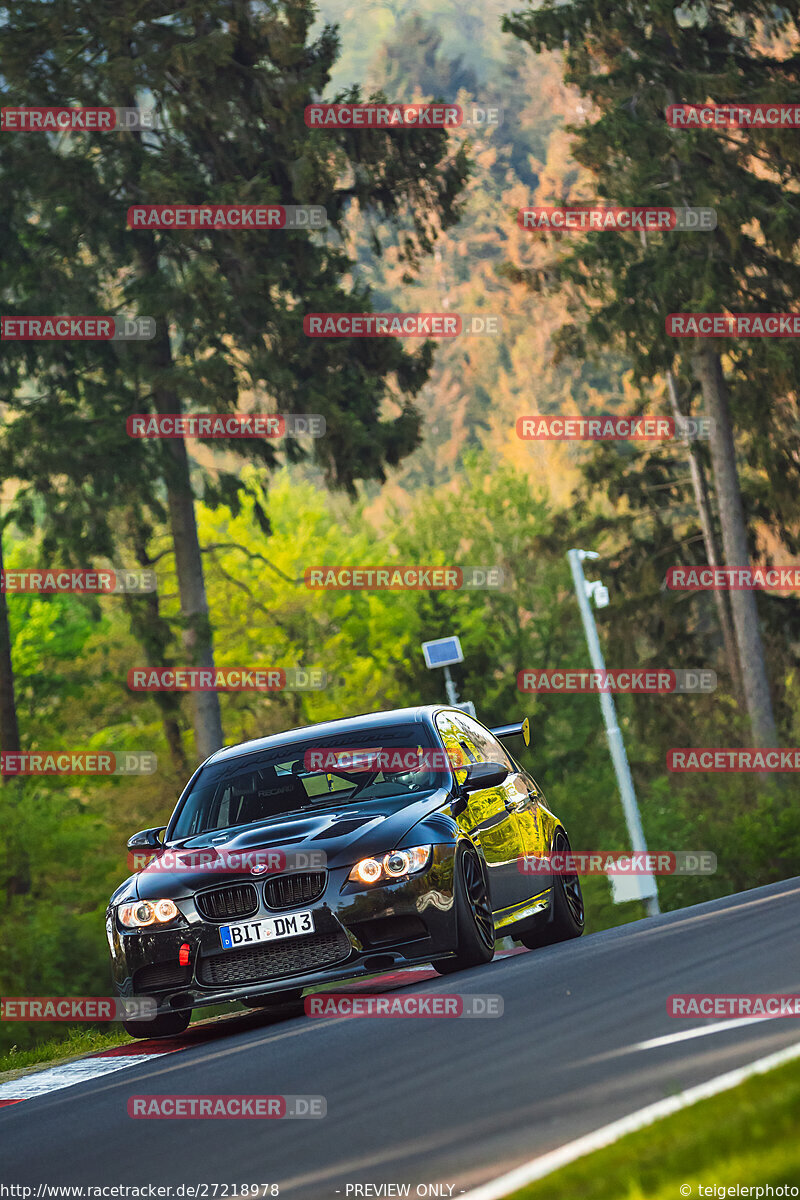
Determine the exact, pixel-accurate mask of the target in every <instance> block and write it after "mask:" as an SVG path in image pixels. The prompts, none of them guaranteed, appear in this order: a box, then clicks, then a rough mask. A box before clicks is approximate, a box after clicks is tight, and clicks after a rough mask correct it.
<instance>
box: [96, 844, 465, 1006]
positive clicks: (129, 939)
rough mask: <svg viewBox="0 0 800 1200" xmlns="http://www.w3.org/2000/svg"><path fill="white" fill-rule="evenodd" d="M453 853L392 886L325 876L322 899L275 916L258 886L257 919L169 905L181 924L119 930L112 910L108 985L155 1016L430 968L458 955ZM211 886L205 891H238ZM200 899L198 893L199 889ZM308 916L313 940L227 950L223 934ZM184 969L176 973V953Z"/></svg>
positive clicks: (332, 872)
mask: <svg viewBox="0 0 800 1200" xmlns="http://www.w3.org/2000/svg"><path fill="white" fill-rule="evenodd" d="M454 863H455V845H454V844H453V843H448V844H441V845H435V846H434V847H433V850H432V853H431V860H430V863H429V864H428V866H427V867H426V868H425V869H424V870H422V871H419V872H418V873H417V874H415V875H411V876H409V877H408V878H406V879H403V880H398V881H397V882H394V883H388V884H377V885H372V886H371V887H364V886H363V885H361V884H355V883H348V882H347V875H348V873H349V870H350V868H349V867H341V868H335V869H329V870H328V872H327V878H326V884H325V890H324V892H323V893H322V895H321V896H320V897H319V899H317V900H315V901H313V902H311V903H305V904H298V905H296V906H295V907H294V908H291V909H280V910H276V909H273V908H269V907H267V905H266V904H265V902H264V888H263V886H262V884H263V880H258V881H255V880H251V879H250V878H249V877H247V879H246V881H247V882H250V883H254V884H255V886H256V888H257V891H258V894H259V907H258V911H257V912H255V913H253V914H252V915H251V916H247V917H244V918H242V917H226V918H224V919H220V920H214V921H212V920H209V919H207V918H206V917H205V916H203V915H202V914H201V913H200V911H199V910H198V908H197V905H196V904H195V901H194V899H193V898H192V897H180V896H177V895H176V896H175V897H174V899H175V902H176V903H177V905H178V907H179V908H180V910H181V912H182V914H183V920H182V921H180V922H179V923H176V924H174V925H169V926H164V927H162V928H160V929H159V928H152V929H151V928H146V929H142V930H127V929H123V928H122V927H121V926H120V925H119V923H118V922H117V920H116V912H115V909H112V908H109V910H108V913H107V916H106V931H107V935H108V942H109V948H110V951H111V967H112V978H113V984H114V988H115V991H116V992H117V994H118V995H121V996H133V995H147V996H152V997H153V998H154V999H155V1000H156V1001H157V1004H158V1011H159V1012H168V1011H175V1010H185V1009H190V1008H199V1007H202V1006H203V1005H209V1004H220V1003H224V1002H227V1001H236V1000H242V999H244V998H245V997H249V996H256V995H257V996H264V995H268V994H269V993H270V992H280V991H285V990H286V989H288V988H291V989H296V988H309V987H315V986H319V985H320V984H323V983H329V982H331V981H333V980H336V979H347V978H350V977H353V976H359V975H369V974H371V973H374V972H376V971H381V970H387V969H388V968H390V967H392V966H398V967H399V966H406V965H409V964H411V963H418V962H430V960H431V959H433V958H442V957H445V956H446V955H447V954H449V953H452V952H453V951H454V950H455V948H456V921H455V905H454V895H453V883H454ZM242 881H243V877H242V876H238V877H236V878H227V879H215V880H213V881H210V882H209V885H208V886H215V885H216V886H225V885H226V884H228V885H229V884H231V883H237V882H242ZM203 890H205V888H204V889H203ZM309 910H310V911H311V912H313V914H314V933H313V934H305V935H300V936H298V937H287V938H280V939H276V940H275V941H274V942H270V943H256V944H255V945H254V946H253V947H246V948H237V949H233V950H225V949H223V947H222V943H221V939H220V932H219V930H220V926H221V925H230V924H236V923H238V922H240V921H242V920H246V921H257V920H260V919H261V918H263V917H275V916H284V915H285V916H290V915H291V913H292V912H298V911H309ZM183 946H188V959H189V961H188V964H187V965H186V966H181V965H180V962H179V954H180V950H181V947H183Z"/></svg>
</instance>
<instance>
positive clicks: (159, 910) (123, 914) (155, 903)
mask: <svg viewBox="0 0 800 1200" xmlns="http://www.w3.org/2000/svg"><path fill="white" fill-rule="evenodd" d="M117 916H118V917H119V923H120V925H124V926H125V927H126V928H127V929H143V928H144V927H145V926H146V925H166V924H167V923H168V922H169V921H174V920H175V918H176V917H179V916H180V910H179V908H178V906H177V904H176V903H175V901H174V900H137V902H136V903H135V904H121V905H120V906H119V908H118V909H117Z"/></svg>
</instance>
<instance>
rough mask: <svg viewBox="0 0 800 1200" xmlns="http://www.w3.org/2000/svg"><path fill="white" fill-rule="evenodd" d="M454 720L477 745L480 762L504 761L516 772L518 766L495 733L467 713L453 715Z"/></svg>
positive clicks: (504, 763) (475, 745)
mask: <svg viewBox="0 0 800 1200" xmlns="http://www.w3.org/2000/svg"><path fill="white" fill-rule="evenodd" d="M453 721H454V723H456V724H457V725H458V726H459V727H460V728H461V729H462V730H464V732H465V734H466V735H467V737H468V739H469V741H470V743H471V744H472V746H474V747H475V750H476V752H477V757H478V761H479V762H496V763H503V765H504V766H506V767H508V769H509V771H513V772H514V773H516V771H517V768H516V767H515V766H514V763H513V762H512V761H511V759H510V758H509V756H508V755H507V754H506V752H505V750H504V749H503V747H502V745H501V744H500V742H498V740H497V738H496V737H495V736H494V734H493V733H490V732H489V730H488V729H486V728H484V726H483V725H481V724H480V723H479V722H478V721H474V720H473V719H472V717H470V716H467V715H466V714H464V716H461V715H459V716H457V717H453Z"/></svg>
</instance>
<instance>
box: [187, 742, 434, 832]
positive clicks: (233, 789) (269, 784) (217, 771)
mask: <svg viewBox="0 0 800 1200" xmlns="http://www.w3.org/2000/svg"><path fill="white" fill-rule="evenodd" d="M449 776H450V767H449V763H448V760H447V756H446V754H445V753H444V751H443V750H442V748H441V746H439V745H437V743H436V742H435V741H434V737H433V734H432V733H431V731H430V730H429V729H428V727H427V726H426V725H423V724H419V723H417V724H411V723H408V724H402V725H390V726H386V725H376V726H374V727H367V728H363V729H359V730H358V732H357V733H350V734H344V735H342V734H339V735H338V736H333V737H327V738H319V737H314V736H313V735H311V734H309V736H307V737H304V738H298V740H297V741H296V742H292V743H290V744H288V745H284V746H278V747H275V748H274V749H266V750H259V751H254V752H253V753H252V754H245V755H242V756H241V757H240V758H232V759H228V760H226V761H223V762H219V763H212V764H211V765H210V766H207V767H204V768H203V770H202V771H201V772H200V774H199V775H198V777H197V779H196V780H195V782H194V786H193V787H192V789H191V791H190V792H189V793H188V794H187V795H186V797H185V798H184V801H183V803H182V805H181V808H180V812H179V814H178V817H177V820H176V822H175V825H174V827H173V828H172V829H171V830H170V833H169V839H170V841H173V840H178V839H180V838H189V837H196V836H197V835H199V834H202V833H206V832H208V831H209V830H216V829H231V828H234V827H237V826H241V825H253V824H257V823H259V822H262V821H268V820H271V819H273V818H276V817H281V816H284V815H286V814H288V813H303V812H309V811H316V810H317V809H322V808H332V807H336V808H341V807H343V806H346V805H348V804H363V803H366V802H370V801H382V800H383V801H385V800H387V799H389V798H399V797H403V796H408V797H409V799H414V798H417V797H419V796H420V795H421V794H423V793H425V792H430V791H433V790H434V789H435V788H437V787H441V786H442V785H443V784H445V783H446V781H447V780H448V779H449Z"/></svg>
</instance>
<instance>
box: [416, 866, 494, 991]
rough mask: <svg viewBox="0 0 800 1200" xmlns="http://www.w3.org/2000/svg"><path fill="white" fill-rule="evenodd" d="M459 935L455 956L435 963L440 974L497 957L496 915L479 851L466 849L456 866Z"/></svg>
mask: <svg viewBox="0 0 800 1200" xmlns="http://www.w3.org/2000/svg"><path fill="white" fill-rule="evenodd" d="M454 890H455V906H456V937H457V939H458V944H457V947H456V953H455V957H454V958H443V959H442V960H441V961H440V962H435V963H432V964H431V965H432V967H433V969H434V971H437V972H438V973H439V974H440V975H452V974H454V972H456V971H465V970H467V968H469V967H479V966H481V965H482V964H483V963H487V962H491V961H492V959H493V958H494V914H493V913H492V904H491V901H490V899H489V890H488V888H487V886H486V880H485V879H484V875H483V871H482V869H481V864H480V861H479V859H478V856H477V854H475V853H474V852H473V851H472V850H465V851H464V853H463V854H462V855H461V858H460V859H459V862H458V865H457V867H456V878H455V888H454Z"/></svg>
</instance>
